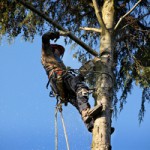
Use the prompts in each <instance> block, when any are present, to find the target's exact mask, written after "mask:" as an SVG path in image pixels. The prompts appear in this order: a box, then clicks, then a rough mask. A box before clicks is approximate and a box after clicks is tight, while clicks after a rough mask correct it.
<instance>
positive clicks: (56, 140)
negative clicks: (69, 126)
mask: <svg viewBox="0 0 150 150" xmlns="http://www.w3.org/2000/svg"><path fill="white" fill-rule="evenodd" d="M58 110H59V112H60V116H61V121H62V125H63V130H64V135H65V140H66V145H67V150H70V148H69V142H68V136H67V131H66V127H65V122H64V118H63V114H62V105H61V103H60V104H58V105H57V106H56V109H55V150H58V125H57V113H58Z"/></svg>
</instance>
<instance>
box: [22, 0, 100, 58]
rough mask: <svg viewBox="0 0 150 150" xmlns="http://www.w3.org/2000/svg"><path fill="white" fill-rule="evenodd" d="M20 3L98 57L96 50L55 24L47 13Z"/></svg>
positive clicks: (23, 2) (25, 3)
mask: <svg viewBox="0 0 150 150" xmlns="http://www.w3.org/2000/svg"><path fill="white" fill-rule="evenodd" d="M19 3H20V4H22V5H23V6H25V7H26V8H28V9H30V10H31V11H33V12H34V13H36V14H37V15H39V16H40V17H42V18H44V19H45V20H46V21H47V22H49V23H50V24H52V25H53V26H54V27H56V28H57V29H59V30H61V31H64V32H66V33H67V34H68V37H70V39H72V40H73V41H75V42H76V43H77V44H79V45H80V46H81V47H83V48H84V49H85V50H86V51H87V52H89V53H90V54H92V55H94V56H98V53H97V52H96V51H95V50H93V49H92V48H91V47H89V46H88V45H86V44H85V43H84V42H82V41H81V40H80V39H79V38H77V37H76V36H75V35H74V34H72V33H71V32H70V31H68V30H66V29H65V28H63V27H62V26H60V25H59V24H58V23H57V22H55V21H54V20H52V19H51V18H49V16H48V15H46V14H45V13H42V12H41V11H39V10H37V9H36V8H34V7H33V6H32V5H31V4H29V3H27V2H25V1H23V0H19Z"/></svg>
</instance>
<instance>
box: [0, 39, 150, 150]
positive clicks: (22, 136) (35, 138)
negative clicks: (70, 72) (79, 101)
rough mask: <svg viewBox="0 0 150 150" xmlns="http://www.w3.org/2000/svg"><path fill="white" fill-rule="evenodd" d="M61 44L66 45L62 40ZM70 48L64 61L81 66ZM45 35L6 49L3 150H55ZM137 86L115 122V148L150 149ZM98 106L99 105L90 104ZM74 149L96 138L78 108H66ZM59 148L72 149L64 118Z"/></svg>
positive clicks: (1, 69) (1, 53)
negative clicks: (43, 49) (43, 44)
mask: <svg viewBox="0 0 150 150" xmlns="http://www.w3.org/2000/svg"><path fill="white" fill-rule="evenodd" d="M58 43H59V44H62V45H64V42H63V41H62V40H58ZM69 49H70V48H69V46H67V47H66V53H65V55H64V63H65V64H66V65H67V66H71V67H73V68H78V67H79V66H80V64H77V61H76V60H73V59H72V55H73V52H71V51H70V50H69ZM40 59H41V37H36V38H35V40H34V42H33V43H29V42H24V41H23V40H21V38H17V39H16V40H15V42H14V43H13V44H12V45H8V44H7V42H6V41H5V40H4V41H3V42H2V44H1V45H0V150H53V149H54V146H55V145H54V141H55V137H54V111H55V104H56V101H55V99H54V98H50V97H49V96H48V94H49V90H50V89H49V90H47V89H46V88H45V86H46V83H47V76H46V73H45V71H44V69H43V67H42V65H41V62H40ZM140 93H141V92H140V89H139V88H136V87H135V88H134V90H133V92H132V94H131V95H129V96H128V100H127V101H128V102H127V104H126V105H125V107H124V110H123V111H122V112H121V113H120V114H119V115H118V119H117V120H116V119H115V118H114V119H113V126H114V127H115V129H116V131H115V133H114V134H113V135H112V147H113V150H135V149H136V150H149V149H150V142H149V139H150V134H149V132H150V119H149V116H150V110H149V104H147V105H146V114H145V118H144V122H143V123H142V124H141V125H140V126H139V123H138V111H139V109H140V103H141V94H140ZM90 103H91V104H93V101H92V100H90ZM63 115H64V119H65V124H66V128H67V133H68V138H69V144H70V149H71V150H90V145H91V140H92V136H91V134H90V133H89V132H88V131H87V130H86V128H85V126H84V124H83V122H82V120H81V117H80V115H79V113H78V112H77V110H76V109H75V108H74V107H73V106H71V105H68V106H67V107H63ZM58 128H59V130H58V132H59V137H58V138H59V142H58V144H59V149H60V150H66V144H65V138H64V134H63V129H62V125H61V121H60V118H59V117H58Z"/></svg>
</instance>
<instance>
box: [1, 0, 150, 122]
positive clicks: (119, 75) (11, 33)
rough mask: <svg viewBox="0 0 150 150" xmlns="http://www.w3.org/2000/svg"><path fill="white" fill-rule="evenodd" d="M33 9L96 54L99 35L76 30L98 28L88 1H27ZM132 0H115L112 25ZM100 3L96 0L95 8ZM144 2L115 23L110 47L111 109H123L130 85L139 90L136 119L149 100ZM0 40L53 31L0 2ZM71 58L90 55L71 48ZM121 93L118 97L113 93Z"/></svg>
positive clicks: (149, 46)
mask: <svg viewBox="0 0 150 150" xmlns="http://www.w3.org/2000/svg"><path fill="white" fill-rule="evenodd" d="M25 2H28V3H29V4H31V5H32V6H34V8H36V9H37V10H39V11H41V12H42V13H45V15H47V16H49V17H50V18H51V19H53V20H54V21H56V22H57V23H59V25H61V26H62V27H63V28H65V29H67V30H69V31H71V32H72V33H73V34H75V35H76V36H77V37H78V38H80V39H81V40H82V41H84V42H85V43H86V44H88V45H89V46H90V47H92V48H93V49H96V51H97V52H98V51H99V45H100V34H99V33H96V32H93V31H83V30H80V29H79V28H80V27H92V28H100V25H99V23H98V21H97V19H96V15H95V11H94V9H93V7H92V6H91V5H92V1H91V0H87V1H85V0H80V1H77V0H57V1H56V0H32V1H31V0H27V1H25ZM136 2H137V1H136V0H118V1H115V6H114V8H115V17H114V26H115V24H116V23H117V22H118V20H119V19H120V18H121V17H122V16H123V15H125V14H126V13H127V12H128V11H129V10H131V8H132V7H133V5H134V4H135V3H136ZM102 5H103V0H100V1H99V7H100V11H101V7H102ZM149 6H150V3H149V2H148V0H144V1H142V2H141V3H139V5H138V6H137V7H136V8H135V9H134V10H133V11H132V12H131V13H130V14H129V15H127V16H126V17H125V18H124V19H123V20H122V22H121V23H120V24H119V26H118V28H117V30H115V31H113V29H112V32H113V46H114V49H115V50H114V65H115V64H116V65H115V67H114V74H115V77H116V78H115V87H114V101H113V103H114V107H115V108H117V104H118V102H120V109H123V106H124V103H126V98H127V96H128V93H130V92H131V90H132V87H133V83H136V85H139V86H140V87H141V88H142V89H143V95H142V107H141V110H140V115H139V116H140V120H142V117H143V114H144V111H145V110H144V107H143V106H144V102H145V100H146V99H147V100H149V99H150V96H149V97H147V98H146V95H148V94H145V93H148V92H149V88H150V75H149V74H150V27H149V26H148V25H149V24H150V16H149V14H150V13H149ZM0 8H1V9H0V39H2V38H3V37H4V36H7V38H8V40H11V39H13V38H15V37H17V36H18V35H21V36H22V37H23V38H24V39H25V40H30V41H32V40H33V39H34V36H35V35H42V34H43V32H45V31H48V30H52V31H56V30H57V29H56V28H55V27H54V26H53V25H51V24H49V23H47V22H46V21H45V20H44V19H43V18H41V17H39V16H38V15H37V14H36V13H35V12H32V11H30V10H29V9H26V8H25V7H24V6H23V5H21V4H20V3H19V1H18V0H1V1H0ZM65 43H66V44H70V43H72V41H71V40H70V39H69V38H66V39H65ZM74 48H75V49H76V50H77V51H75V54H74V57H76V58H78V60H79V61H80V62H82V63H84V62H86V61H87V60H89V59H91V58H92V56H91V55H90V54H87V53H85V51H84V50H83V49H82V48H80V47H78V46H75V47H74ZM91 77H92V78H93V74H92V73H91V74H89V75H88V76H87V79H88V83H90V84H91V85H94V83H95V80H92V78H91ZM120 90H122V94H121V96H120V97H119V98H118V97H117V94H116V93H117V92H119V91H120Z"/></svg>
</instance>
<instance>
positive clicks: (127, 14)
mask: <svg viewBox="0 0 150 150" xmlns="http://www.w3.org/2000/svg"><path fill="white" fill-rule="evenodd" d="M141 1H142V0H139V1H138V2H137V3H136V4H135V5H134V6H133V7H132V9H131V10H130V11H128V12H127V13H126V14H125V15H124V16H122V17H121V18H120V19H119V21H118V22H117V24H116V26H115V27H114V30H116V29H117V27H118V26H119V24H120V23H121V21H122V19H123V18H125V17H126V16H127V15H129V14H130V13H131V12H132V11H133V10H134V9H135V8H136V7H137V5H138V4H139V3H140V2H141Z"/></svg>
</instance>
